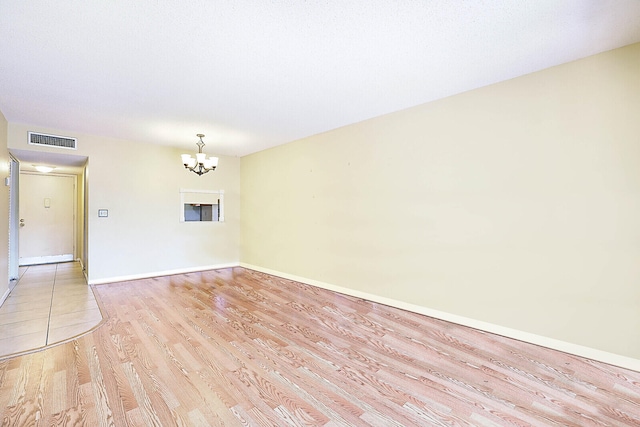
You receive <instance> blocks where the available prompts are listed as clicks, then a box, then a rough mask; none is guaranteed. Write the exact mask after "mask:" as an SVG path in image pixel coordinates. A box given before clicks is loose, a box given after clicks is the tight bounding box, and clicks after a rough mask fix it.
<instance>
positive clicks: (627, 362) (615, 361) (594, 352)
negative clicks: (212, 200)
mask: <svg viewBox="0 0 640 427" xmlns="http://www.w3.org/2000/svg"><path fill="white" fill-rule="evenodd" d="M240 266H241V267H244V268H248V269H250V270H256V271H260V272H262V273H267V274H271V275H273V276H278V277H282V278H285V279H289V280H294V281H296V282H301V283H305V284H307V285H311V286H317V287H319V288H323V289H328V290H330V291H334V292H338V293H341V294H345V295H350V296H353V297H357V298H362V299H366V300H368V301H373V302H377V303H380V304H385V305H389V306H391V307H396V308H400V309H402V310H407V311H411V312H414V313H418V314H424V315H425V316H429V317H435V318H436V319H440V320H445V321H447V322H452V323H456V324H459V325H463V326H468V327H470V328H475V329H479V330H481V331H485V332H490V333H493V334H497V335H502V336H505V337H508V338H513V339H517V340H520V341H524V342H528V343H531V344H536V345H539V346H542V347H547V348H551V349H553V350H559V351H562V352H565V353H569V354H573V355H576V356H580V357H585V358H587V359H592V360H596V361H599V362H604V363H608V364H610V365H615V366H619V367H621V368H625V369H631V370H633V371H638V372H640V360H639V359H634V358H631V357H627V356H622V355H619V354H615V353H609V352H606V351H602V350H598V349H595V348H591V347H586V346H582V345H578V344H573V343H570V342H566V341H560V340H557V339H554V338H548V337H544V336H541V335H536V334H532V333H529V332H524V331H520V330H517V329H512V328H507V327H504V326H500V325H495V324H492V323H487V322H482V321H479V320H475V319H470V318H468V317H463V316H458V315H456V314H451V313H446V312H443V311H438V310H433V309H431V308H428V307H423V306H420V305H415V304H410V303H407V302H404V301H399V300H395V299H391V298H387V297H383V296H380V295H375V294H370V293H368V292H362V291H358V290H355V289H349V288H344V287H342V286H335V285H332V284H330V283H324V282H320V281H318V280H313V279H308V278H306V277H300V276H295V275H292V274H287V273H283V272H281V271H275V270H271V269H268V268H263V267H260V266H257V265H252V264H247V263H243V262H241V263H240Z"/></svg>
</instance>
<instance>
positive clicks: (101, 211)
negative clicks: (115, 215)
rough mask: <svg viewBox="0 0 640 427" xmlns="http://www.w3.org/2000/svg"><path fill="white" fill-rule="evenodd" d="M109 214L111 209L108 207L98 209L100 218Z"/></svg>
mask: <svg viewBox="0 0 640 427" xmlns="http://www.w3.org/2000/svg"><path fill="white" fill-rule="evenodd" d="M108 216H109V210H108V209H98V217H99V218H106V217H108Z"/></svg>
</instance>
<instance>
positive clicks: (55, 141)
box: [29, 132, 77, 150]
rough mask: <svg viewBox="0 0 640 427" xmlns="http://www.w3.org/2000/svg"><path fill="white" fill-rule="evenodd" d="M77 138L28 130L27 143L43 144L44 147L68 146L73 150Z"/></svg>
mask: <svg viewBox="0 0 640 427" xmlns="http://www.w3.org/2000/svg"><path fill="white" fill-rule="evenodd" d="M76 143H77V140H76V139H75V138H69V137H68V136H57V135H46V134H44V133H35V132H29V145H44V146H46V147H58V148H68V149H71V150H75V149H76V148H77V147H76Z"/></svg>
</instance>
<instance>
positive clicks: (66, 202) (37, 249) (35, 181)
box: [18, 172, 75, 265]
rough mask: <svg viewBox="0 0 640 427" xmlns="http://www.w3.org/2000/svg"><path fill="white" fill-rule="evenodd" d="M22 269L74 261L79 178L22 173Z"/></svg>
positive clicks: (20, 237)
mask: <svg viewBox="0 0 640 427" xmlns="http://www.w3.org/2000/svg"><path fill="white" fill-rule="evenodd" d="M19 191H20V197H19V205H20V224H19V227H18V229H19V253H20V256H19V263H20V265H33V264H45V263H51V262H62V261H72V260H73V259H74V239H75V237H74V205H75V203H74V201H75V177H73V176H61V175H45V174H35V173H26V172H24V173H20V190H19Z"/></svg>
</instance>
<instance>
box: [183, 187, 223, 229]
mask: <svg viewBox="0 0 640 427" xmlns="http://www.w3.org/2000/svg"><path fill="white" fill-rule="evenodd" d="M180 222H224V190H216V191H211V190H184V189H181V190H180Z"/></svg>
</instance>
